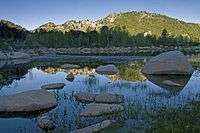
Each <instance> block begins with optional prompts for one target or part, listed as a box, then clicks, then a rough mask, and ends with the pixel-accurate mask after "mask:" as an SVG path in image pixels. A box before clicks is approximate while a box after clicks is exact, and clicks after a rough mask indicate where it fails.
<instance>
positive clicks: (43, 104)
mask: <svg viewBox="0 0 200 133" xmlns="http://www.w3.org/2000/svg"><path fill="white" fill-rule="evenodd" d="M56 106H57V101H56V99H55V97H54V95H53V94H51V93H50V92H48V91H46V90H44V89H40V90H32V91H27V92H22V93H18V94H14V95H10V96H1V97H0V114H3V113H23V112H35V111H42V110H47V109H50V108H54V107H56Z"/></svg>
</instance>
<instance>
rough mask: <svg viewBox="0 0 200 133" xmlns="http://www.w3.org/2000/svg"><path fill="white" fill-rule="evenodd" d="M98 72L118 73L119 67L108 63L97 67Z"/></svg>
mask: <svg viewBox="0 0 200 133" xmlns="http://www.w3.org/2000/svg"><path fill="white" fill-rule="evenodd" d="M96 72H97V73H98V74H108V75H114V74H117V73H118V72H119V70H118V69H117V67H116V66H115V65H106V66H99V67H97V69H96Z"/></svg>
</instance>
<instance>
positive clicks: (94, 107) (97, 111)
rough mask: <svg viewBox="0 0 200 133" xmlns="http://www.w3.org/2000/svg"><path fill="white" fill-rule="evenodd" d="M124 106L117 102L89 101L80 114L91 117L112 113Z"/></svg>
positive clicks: (122, 108) (121, 109)
mask: <svg viewBox="0 0 200 133" xmlns="http://www.w3.org/2000/svg"><path fill="white" fill-rule="evenodd" d="M123 110H124V107H123V106H122V105H119V104H100V103H91V104H88V105H86V107H85V109H84V110H82V111H81V113H80V116H85V117H90V116H91V117H93V116H101V115H104V114H105V115H106V114H112V113H115V112H120V111H123Z"/></svg>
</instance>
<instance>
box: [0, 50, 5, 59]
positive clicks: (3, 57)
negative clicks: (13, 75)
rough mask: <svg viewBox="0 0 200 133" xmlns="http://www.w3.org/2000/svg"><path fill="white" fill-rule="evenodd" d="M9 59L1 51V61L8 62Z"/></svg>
mask: <svg viewBox="0 0 200 133" xmlns="http://www.w3.org/2000/svg"><path fill="white" fill-rule="evenodd" d="M6 59H7V56H6V55H5V54H4V53H3V52H1V51H0V60H6Z"/></svg>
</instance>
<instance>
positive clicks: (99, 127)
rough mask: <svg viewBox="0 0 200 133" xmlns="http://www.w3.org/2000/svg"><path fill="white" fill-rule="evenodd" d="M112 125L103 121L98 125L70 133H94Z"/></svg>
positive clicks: (108, 121) (107, 121)
mask: <svg viewBox="0 0 200 133" xmlns="http://www.w3.org/2000/svg"><path fill="white" fill-rule="evenodd" d="M111 124H112V122H111V121H110V120H105V121H102V122H100V123H97V124H94V125H91V126H88V127H85V128H82V129H79V130H75V131H73V132H71V133H94V132H99V131H101V130H102V129H105V128H107V127H109V126H110V125H111Z"/></svg>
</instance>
